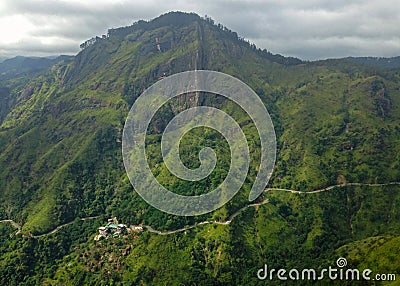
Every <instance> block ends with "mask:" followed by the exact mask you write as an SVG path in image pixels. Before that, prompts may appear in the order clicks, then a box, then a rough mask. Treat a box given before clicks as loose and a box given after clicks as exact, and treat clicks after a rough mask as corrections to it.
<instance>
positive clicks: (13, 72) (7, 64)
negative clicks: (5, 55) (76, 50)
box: [0, 56, 72, 80]
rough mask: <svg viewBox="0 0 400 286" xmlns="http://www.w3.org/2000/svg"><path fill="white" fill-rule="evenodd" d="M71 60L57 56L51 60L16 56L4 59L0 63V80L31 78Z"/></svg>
mask: <svg viewBox="0 0 400 286" xmlns="http://www.w3.org/2000/svg"><path fill="white" fill-rule="evenodd" d="M71 58H72V57H71V56H57V57H53V58H44V57H42V58H41V57H23V56H17V57H14V58H11V59H6V60H4V61H2V62H1V63H0V80H5V79H10V78H14V77H17V76H22V75H28V76H30V77H32V76H34V75H35V73H40V72H42V71H43V70H45V69H47V68H49V67H51V66H53V65H54V64H56V63H58V62H61V61H67V60H69V59H71Z"/></svg>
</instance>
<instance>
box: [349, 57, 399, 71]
mask: <svg viewBox="0 0 400 286" xmlns="http://www.w3.org/2000/svg"><path fill="white" fill-rule="evenodd" d="M346 59H347V60H349V61H352V62H355V63H358V64H363V65H367V66H373V67H378V68H382V69H398V68H400V57H391V58H382V57H380V58H378V57H348V58H346Z"/></svg>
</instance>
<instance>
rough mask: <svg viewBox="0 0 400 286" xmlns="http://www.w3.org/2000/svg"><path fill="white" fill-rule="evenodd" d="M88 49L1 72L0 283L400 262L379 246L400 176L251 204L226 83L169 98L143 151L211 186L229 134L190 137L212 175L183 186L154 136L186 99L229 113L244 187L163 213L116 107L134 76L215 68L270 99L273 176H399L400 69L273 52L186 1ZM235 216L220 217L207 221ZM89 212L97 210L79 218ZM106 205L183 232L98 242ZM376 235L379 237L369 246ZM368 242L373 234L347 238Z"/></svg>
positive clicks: (223, 163)
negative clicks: (124, 144) (133, 163)
mask: <svg viewBox="0 0 400 286" xmlns="http://www.w3.org/2000/svg"><path fill="white" fill-rule="evenodd" d="M82 48H83V50H82V51H81V52H80V53H79V54H78V55H76V56H75V57H74V58H73V60H71V61H68V62H62V63H58V64H56V65H54V66H52V67H51V69H50V70H48V71H46V72H42V73H41V74H40V75H39V76H36V77H32V78H30V79H29V80H24V81H22V80H13V79H10V80H9V81H7V82H5V83H4V84H3V86H4V87H3V89H0V100H2V101H1V103H2V104H1V108H0V112H1V113H0V115H1V117H0V119H2V121H0V123H1V126H0V190H1V192H0V219H12V220H13V221H15V222H17V223H18V224H20V225H21V226H22V228H21V231H20V232H19V234H18V235H15V230H14V229H13V227H12V226H10V225H9V224H8V223H0V228H1V229H2V234H1V235H0V239H1V241H2V242H1V244H0V245H1V249H0V256H1V257H2V259H1V261H2V262H1V263H0V277H1V279H2V280H1V284H2V285H16V284H19V285H22V284H24V283H25V284H26V285H34V284H45V285H63V284H65V285H83V284H88V285H91V284H93V285H103V284H104V285H106V284H107V285H109V284H112V283H114V282H115V283H117V282H120V281H125V282H126V283H128V281H129V283H131V284H133V285H137V284H141V283H144V284H150V285H151V284H153V285H163V284H166V283H167V282H170V284H172V285H175V284H179V282H182V283H184V284H194V283H196V284H197V285H213V284H215V285H222V284H225V285H253V284H257V283H258V282H259V281H258V279H257V270H258V269H259V268H261V267H262V266H263V265H264V263H268V264H269V265H273V266H274V267H275V268H279V267H286V268H299V267H315V268H316V269H319V268H320V267H321V265H322V266H324V265H326V266H327V267H328V266H329V265H333V266H334V265H335V261H336V259H337V257H338V255H345V256H346V257H347V258H348V260H349V262H351V263H352V266H354V267H359V266H360V267H361V266H363V267H364V266H366V265H369V263H371V264H372V263H373V265H371V266H370V267H374V269H373V270H374V271H377V272H379V271H385V273H389V272H390V273H398V271H399V269H398V268H396V267H397V266H396V264H392V265H390V264H388V263H387V262H386V261H385V259H382V260H380V259H378V258H376V257H379V256H384V257H387V258H386V260H388V259H391V256H390V254H389V253H390V252H391V251H393V249H396V247H398V245H399V244H398V237H399V236H400V225H399V222H400V220H399V219H400V213H399V211H400V209H399V207H398V203H399V200H400V188H399V186H398V185H394V184H393V185H385V186H368V185H359V186H355V185H353V186H347V187H343V188H334V189H331V190H329V191H326V192H321V193H317V194H314V193H310V194H296V193H293V194H292V193H290V192H285V191H277V190H275V191H270V192H267V193H265V194H263V197H261V198H259V200H258V201H257V202H261V201H263V200H264V199H266V198H268V199H269V201H268V203H266V204H261V205H258V206H251V207H248V208H246V205H248V204H249V202H248V201H247V194H248V192H249V190H250V189H251V184H252V182H253V181H254V178H255V176H256V174H257V166H258V164H259V160H260V159H259V157H260V156H259V145H260V142H259V139H258V138H257V133H256V131H255V130H254V126H253V124H251V123H250V122H249V120H248V117H247V116H246V114H244V113H243V111H241V110H240V109H239V108H238V106H236V105H235V104H233V103H232V102H229V101H227V100H224V99H223V98H221V97H220V96H215V95H207V94H188V95H183V96H181V97H178V99H177V100H175V101H172V102H170V103H169V104H168V105H167V106H166V107H165V108H163V109H161V110H160V111H159V113H158V115H157V116H156V118H155V119H154V120H153V122H152V125H151V129H152V130H151V132H150V133H151V134H149V136H148V138H147V151H148V161H149V163H150V165H151V166H152V170H153V172H154V173H155V174H156V176H157V178H158V179H159V180H160V182H162V183H163V184H165V185H166V186H169V187H170V188H171V189H172V190H174V191H175V192H177V193H184V194H198V193H201V192H204V191H208V190H211V189H212V188H213V187H215V186H216V185H218V184H219V183H220V182H222V181H223V179H224V177H225V175H226V173H227V170H229V159H230V158H229V152H226V148H225V147H226V144H225V143H226V142H224V141H223V140H222V139H221V137H220V136H219V135H218V134H215V132H213V131H212V130H208V129H198V130H194V132H192V133H191V134H190V135H188V136H187V138H184V139H185V140H183V141H182V144H181V156H182V160H183V161H184V162H185V163H186V164H187V165H188V166H190V167H196V166H198V164H199V162H198V160H197V151H198V150H200V148H201V147H204V146H211V147H214V148H215V149H216V152H217V154H218V155H219V157H218V158H219V159H220V160H219V162H220V163H219V165H217V168H216V170H215V171H214V172H213V173H212V174H211V176H210V177H209V178H208V179H205V180H202V181H200V182H197V183H188V182H182V181H181V180H178V179H176V178H174V177H173V176H171V174H170V173H169V172H168V170H167V169H166V167H165V165H164V164H163V163H162V159H161V157H160V156H161V152H160V150H159V148H160V147H159V146H160V133H161V132H162V130H163V127H165V125H166V123H168V121H169V119H170V118H172V117H173V115H174V114H176V113H178V112H179V111H180V110H183V109H185V108H188V107H191V106H195V105H211V106H215V107H218V108H220V109H223V110H225V111H227V112H228V113H230V114H231V115H232V116H233V117H234V118H235V119H236V120H237V121H238V122H239V123H240V124H241V126H242V128H243V130H244V133H245V135H246V138H247V139H248V141H249V142H250V143H249V146H250V147H249V148H250V151H251V154H252V157H251V159H252V160H251V164H250V165H251V166H250V171H249V174H248V178H247V181H246V184H245V185H244V186H243V187H242V190H241V191H240V192H239V193H238V194H237V195H236V196H235V198H234V199H233V200H232V201H230V202H229V203H228V204H227V205H226V206H224V207H222V208H220V209H218V210H216V211H215V212H213V213H210V214H206V215H203V216H199V217H175V216H172V215H167V214H164V213H161V212H160V211H158V210H156V209H154V208H152V207H151V206H149V205H148V204H147V203H145V202H144V201H143V200H142V199H141V198H140V197H139V196H138V195H137V194H136V193H135V192H134V190H133V189H132V187H131V185H130V183H129V181H128V179H127V176H126V174H125V171H124V167H123V163H122V155H121V136H122V129H123V125H124V121H125V118H126V116H127V113H128V111H129V108H130V106H131V105H132V104H133V102H134V101H135V100H136V98H137V97H138V96H139V95H140V94H141V93H142V92H143V90H144V89H146V88H147V87H149V86H150V85H151V84H152V83H154V82H156V81H157V80H159V79H160V78H162V77H163V76H168V75H172V74H175V73H178V72H181V71H186V70H193V69H209V70H216V71H221V72H225V73H227V74H230V75H233V76H235V77H237V78H239V79H241V80H243V81H244V82H246V83H247V84H248V85H249V86H250V87H252V88H253V89H254V90H255V91H256V92H257V93H258V94H259V96H260V97H261V99H262V100H263V102H264V103H265V105H266V106H267V108H268V110H269V112H270V114H271V117H272V120H273V122H274V126H275V129H276V133H277V141H278V150H277V164H276V168H275V170H274V173H273V177H272V179H271V182H270V183H269V187H272V188H285V189H289V190H290V189H291V190H298V191H305V192H307V191H313V190H317V189H322V188H325V187H328V186H331V185H336V184H346V183H362V184H386V183H390V182H399V181H400V166H399V164H400V155H399V154H400V149H399V148H400V147H399V146H400V144H399V143H400V136H399V134H400V133H399V131H400V115H399V114H400V110H399V109H400V89H399V82H400V78H399V76H398V74H396V73H395V72H391V71H381V70H378V69H376V70H375V69H373V68H370V67H364V66H357V65H354V64H352V63H350V62H348V61H345V60H334V61H320V62H315V63H303V62H301V61H300V60H297V59H292V58H284V57H282V56H279V55H272V54H270V53H269V52H267V51H261V50H259V49H257V48H256V47H255V46H254V45H250V44H249V43H247V42H245V41H243V40H242V39H239V38H238V36H237V34H236V33H235V32H232V31H230V30H228V29H227V28H225V27H223V26H221V25H214V24H213V22H212V20H210V19H206V20H204V19H202V18H200V17H199V16H197V15H195V14H185V13H169V14H166V15H163V16H160V17H159V18H157V19H154V20H152V21H149V22H145V21H139V22H137V23H135V24H133V25H132V26H129V27H125V28H119V29H112V30H109V33H108V35H107V36H105V37H102V38H94V39H93V40H91V41H88V42H86V43H84V44H83V45H82ZM11 101H12V104H11V103H9V102H11ZM3 103H4V105H3ZM3 106H8V107H7V108H4V107H3ZM196 150H197V151H196ZM242 208H244V209H243V210H242V211H240V212H239V213H238V214H237V213H236V212H237V211H239V210H241V209H242ZM236 214H237V216H235V215H236ZM232 215H234V219H232V222H231V223H229V224H228V223H226V224H216V223H210V224H201V223H202V222H204V221H217V222H226V221H230V218H231V216H232ZM93 216H95V217H97V216H98V218H97V219H91V220H84V221H82V220H80V219H79V218H86V217H93ZM114 216H117V217H118V219H119V220H120V221H121V222H123V223H126V224H140V223H143V224H145V225H148V226H151V227H152V228H154V229H157V230H176V229H180V228H185V227H186V228H187V230H186V231H184V232H177V233H171V234H168V235H160V234H156V233H151V232H149V231H148V230H145V231H144V232H143V233H140V234H139V235H138V236H137V237H134V236H128V237H125V238H120V239H115V240H113V239H110V240H106V241H103V242H99V243H95V242H94V240H93V237H94V235H95V234H96V232H97V228H98V227H99V226H100V225H102V224H103V223H104V221H105V220H106V218H107V217H114ZM70 222H71V224H68V225H66V226H65V227H63V228H60V229H59V231H57V232H55V233H52V234H49V235H46V233H48V232H50V231H51V230H52V229H55V228H56V227H57V226H60V225H62V224H66V223H70ZM190 226H195V227H193V228H191V227H190ZM40 234H45V235H43V236H38V235H40ZM375 237H382V239H383V241H384V242H382V243H379V247H378V248H376V243H375V241H376V239H378V238H375ZM364 241H370V242H371V243H369V242H368V243H367V246H363V247H362V248H360V249H361V250H360V251H359V252H357V251H350V250H348V248H353V245H363V244H364ZM346 247H347V248H346ZM368 247H370V249H372V250H373V251H374V252H373V254H372V255H371V256H369V255H367V254H366V253H368V251H369V250H368V249H369V248H368ZM372 250H371V251H372ZM399 279H400V278H399ZM275 282H279V281H275ZM324 282H326V283H328V282H327V281H324ZM129 283H128V284H129Z"/></svg>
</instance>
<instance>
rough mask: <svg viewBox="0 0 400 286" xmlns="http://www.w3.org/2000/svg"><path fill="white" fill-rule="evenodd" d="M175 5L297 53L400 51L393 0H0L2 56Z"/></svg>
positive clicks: (47, 46)
mask: <svg viewBox="0 0 400 286" xmlns="http://www.w3.org/2000/svg"><path fill="white" fill-rule="evenodd" d="M177 10H179V11H187V12H195V13H197V14H199V15H200V16H204V15H208V16H211V17H212V18H213V19H214V20H215V22H217V23H221V24H223V25H224V26H227V27H228V28H230V29H231V30H234V31H236V32H238V34H239V35H240V36H242V37H244V38H246V39H248V40H250V41H251V42H253V43H255V44H256V45H257V46H258V47H260V48H265V49H267V50H269V51H271V52H273V53H280V54H282V55H287V56H296V57H299V58H301V59H308V60H314V59H325V58H333V57H344V56H385V57H389V56H399V55H400V5H399V3H398V0H385V1H377V0H346V1H345V0H319V1H318V0H302V1H298V0H264V1H261V0H237V1H228V0H202V1H196V2H195V1H183V0H177V1H167V0H164V1H155V0H148V1H143V0H140V1H139V0H126V1H124V0H87V1H82V0H1V2H0V37H1V38H0V58H4V57H11V56H15V55H32V56H47V55H56V54H76V53H77V52H78V51H79V44H80V43H81V42H83V41H84V40H86V39H88V38H91V37H92V36H96V35H101V34H105V33H106V32H107V29H108V28H116V27H120V26H127V25H130V24H132V23H133V22H135V21H137V20H140V19H144V20H149V19H152V18H155V17H157V16H159V15H160V14H163V13H166V12H168V11H177Z"/></svg>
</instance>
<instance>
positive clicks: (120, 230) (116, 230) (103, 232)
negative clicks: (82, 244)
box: [94, 218, 143, 241]
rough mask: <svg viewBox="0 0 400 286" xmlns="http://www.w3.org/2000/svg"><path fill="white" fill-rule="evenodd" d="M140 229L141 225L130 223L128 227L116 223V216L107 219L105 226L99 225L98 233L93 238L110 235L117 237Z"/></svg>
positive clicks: (97, 238) (103, 237)
mask: <svg viewBox="0 0 400 286" xmlns="http://www.w3.org/2000/svg"><path fill="white" fill-rule="evenodd" d="M142 231H143V227H142V226H141V225H131V226H130V227H127V226H126V225H125V224H120V223H118V221H117V218H112V219H109V220H108V223H107V224H106V225H105V226H101V227H99V233H98V234H97V235H96V236H95V237H94V240H96V241H98V240H100V239H108V238H110V237H113V238H118V237H120V236H123V235H126V234H130V233H137V232H142Z"/></svg>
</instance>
